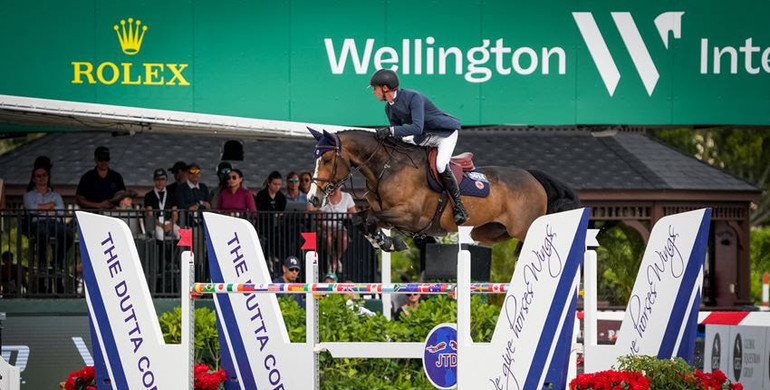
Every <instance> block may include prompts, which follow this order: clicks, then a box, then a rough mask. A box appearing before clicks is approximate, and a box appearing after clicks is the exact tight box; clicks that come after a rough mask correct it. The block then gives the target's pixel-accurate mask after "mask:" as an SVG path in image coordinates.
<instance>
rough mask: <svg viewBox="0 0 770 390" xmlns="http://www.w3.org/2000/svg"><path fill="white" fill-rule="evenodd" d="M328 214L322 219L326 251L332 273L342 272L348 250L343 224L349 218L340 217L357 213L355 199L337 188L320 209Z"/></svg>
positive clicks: (346, 234) (346, 232) (346, 233)
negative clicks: (343, 259) (343, 258)
mask: <svg viewBox="0 0 770 390" xmlns="http://www.w3.org/2000/svg"><path fill="white" fill-rule="evenodd" d="M319 211H320V212H322V213H330V214H327V215H326V216H325V217H324V218H322V219H321V221H322V222H321V223H322V226H323V227H324V235H325V237H326V249H327V250H328V251H329V254H330V255H331V267H330V268H331V270H332V272H340V273H341V272H342V255H343V254H345V251H347V250H348V231H347V229H346V228H345V226H344V224H343V223H342V221H341V219H342V218H348V217H349V216H343V215H338V214H339V213H356V212H357V210H356V204H355V203H354V202H353V197H352V196H350V194H348V193H347V192H342V188H341V187H337V189H336V190H334V192H332V193H331V194H330V195H329V197H328V198H327V199H326V204H324V205H323V206H321V208H320V209H319Z"/></svg>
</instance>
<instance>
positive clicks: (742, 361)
mask: <svg viewBox="0 0 770 390" xmlns="http://www.w3.org/2000/svg"><path fill="white" fill-rule="evenodd" d="M767 329H768V328H767V327H758V326H733V327H732V329H731V334H730V339H729V341H730V344H729V349H728V351H727V352H728V354H729V358H728V364H729V366H728V369H727V371H725V374H727V377H728V378H730V380H731V381H733V382H741V384H743V388H745V389H767V387H763V385H764V381H765V373H766V371H767V369H768V361H767V357H766V356H765V350H766V348H765V343H766V342H767V340H766V338H767Z"/></svg>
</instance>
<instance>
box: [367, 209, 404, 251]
mask: <svg viewBox="0 0 770 390" xmlns="http://www.w3.org/2000/svg"><path fill="white" fill-rule="evenodd" d="M353 225H354V226H356V227H357V228H358V230H360V231H361V233H363V235H364V237H366V239H367V240H368V241H369V242H370V243H371V244H372V246H373V247H375V248H380V249H382V250H384V251H386V252H393V251H402V250H405V249H408V248H409V247H408V246H407V245H406V243H405V242H404V240H403V239H401V237H399V236H396V237H390V236H388V235H387V234H385V232H384V231H382V229H381V228H380V219H379V218H378V217H377V215H376V213H375V212H374V211H372V210H371V209H366V210H362V211H360V212H358V213H357V214H356V215H355V216H354V217H353Z"/></svg>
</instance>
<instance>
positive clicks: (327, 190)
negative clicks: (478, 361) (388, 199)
mask: <svg viewBox="0 0 770 390" xmlns="http://www.w3.org/2000/svg"><path fill="white" fill-rule="evenodd" d="M334 136H335V137H336V142H335V143H336V146H335V147H334V148H331V147H329V149H334V165H333V166H332V174H331V178H313V181H315V182H316V183H318V182H328V183H329V184H328V185H326V186H322V187H321V186H319V187H321V190H322V191H323V193H324V196H325V197H328V196H329V195H331V193H332V192H334V191H335V190H336V189H338V188H340V187H342V186H344V185H345V182H346V181H348V180H349V181H350V188H351V190H352V191H351V192H352V195H353V198H355V199H356V200H362V199H364V198H365V197H366V195H367V194H368V193H369V192H372V191H373V190H374V191H375V194H377V192H376V189H372V188H370V187H369V183H368V182H367V183H366V189H367V191H366V192H364V194H363V195H362V196H360V197H359V196H358V194H356V193H355V187H354V186H353V175H354V174H355V173H356V172H360V171H361V168H362V167H365V166H367V164H368V163H369V161H371V160H372V159H373V158H374V157H375V156H376V155H377V152H378V151H379V150H380V148H384V143H385V140H380V141H378V142H377V147H376V148H375V149H374V151H373V152H372V153H371V154H370V155H369V157H367V158H366V160H364V161H363V162H362V163H361V164H358V165H357V166H352V164H350V162H348V161H347V160H345V159H344V158H343V157H342V142H341V141H340V137H339V135H338V134H336V133H334ZM385 151H386V152H388V161H386V162H385V164H383V166H382V169H381V170H380V173H379V175H377V182H378V183H379V181H380V179H382V176H383V175H384V174H385V170H386V169H388V168H390V160H391V159H392V158H393V154H392V153H390V151H388V149H387V148H385ZM338 160H342V161H343V162H344V163H345V165H346V166H347V168H348V174H347V176H345V177H344V178H342V179H340V180H338V181H336V182H335V181H334V177H335V176H337V161H338ZM377 198H378V199H379V194H377Z"/></svg>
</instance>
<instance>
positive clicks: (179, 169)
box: [166, 161, 187, 206]
mask: <svg viewBox="0 0 770 390" xmlns="http://www.w3.org/2000/svg"><path fill="white" fill-rule="evenodd" d="M168 171H169V172H171V174H173V175H174V182H173V183H171V184H169V185H167V186H166V191H168V200H169V203H170V205H171V206H176V205H177V204H176V190H177V188H179V186H180V185H182V184H185V183H187V164H185V162H184V161H177V162H175V163H174V166H173V167H171V168H169V169H168ZM167 182H168V181H167Z"/></svg>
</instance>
